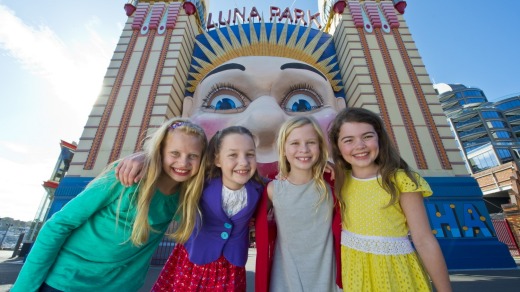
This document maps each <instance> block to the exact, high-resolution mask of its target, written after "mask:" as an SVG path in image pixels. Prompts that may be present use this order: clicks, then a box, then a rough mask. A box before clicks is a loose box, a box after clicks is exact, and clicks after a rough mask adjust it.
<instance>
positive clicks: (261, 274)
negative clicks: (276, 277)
mask: <svg viewBox="0 0 520 292" xmlns="http://www.w3.org/2000/svg"><path fill="white" fill-rule="evenodd" d="M269 186H271V193H272V183H269V184H268V185H267V187H266V188H265V189H264V192H263V194H262V198H261V199H260V203H259V205H258V208H257V213H256V216H255V232H256V272H255V291H257V292H267V291H269V282H270V275H271V263H272V259H273V249H274V240H275V238H276V228H274V231H275V232H274V234H273V233H272V231H273V230H272V226H270V222H269V218H268V217H269V216H268V212H269V210H270V209H271V205H272V203H271V199H270V195H269V192H268V188H269Z"/></svg>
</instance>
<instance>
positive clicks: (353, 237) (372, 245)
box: [341, 230, 414, 255]
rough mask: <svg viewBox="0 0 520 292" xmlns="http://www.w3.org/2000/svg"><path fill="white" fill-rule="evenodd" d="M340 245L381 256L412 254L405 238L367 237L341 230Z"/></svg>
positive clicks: (412, 250) (408, 242) (410, 245)
mask: <svg viewBox="0 0 520 292" xmlns="http://www.w3.org/2000/svg"><path fill="white" fill-rule="evenodd" d="M341 244H342V245H344V246H346V247H349V248H352V249H355V250H359V251H362V252H367V253H373V254H382V255H398V254H409V253H412V252H414V249H413V247H412V243H411V242H410V240H408V237H406V236H403V237H384V236H369V235H360V234H355V233H352V232H349V231H347V230H342V231H341Z"/></svg>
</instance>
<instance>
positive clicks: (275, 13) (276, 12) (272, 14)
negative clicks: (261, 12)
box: [269, 6, 280, 21]
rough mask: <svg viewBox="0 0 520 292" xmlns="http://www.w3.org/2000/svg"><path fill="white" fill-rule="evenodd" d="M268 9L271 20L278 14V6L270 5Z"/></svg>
mask: <svg viewBox="0 0 520 292" xmlns="http://www.w3.org/2000/svg"><path fill="white" fill-rule="evenodd" d="M269 10H270V11H271V17H269V21H273V18H275V17H276V16H280V8H278V7H276V6H270V7H269Z"/></svg>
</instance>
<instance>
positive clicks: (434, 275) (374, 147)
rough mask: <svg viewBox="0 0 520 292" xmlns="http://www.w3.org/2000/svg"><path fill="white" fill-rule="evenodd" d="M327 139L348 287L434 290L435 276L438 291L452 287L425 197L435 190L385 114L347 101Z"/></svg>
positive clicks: (363, 289)
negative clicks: (406, 155) (406, 154)
mask: <svg viewBox="0 0 520 292" xmlns="http://www.w3.org/2000/svg"><path fill="white" fill-rule="evenodd" d="M329 139H330V143H331V146H332V155H333V159H334V162H335V165H336V167H337V168H336V171H335V173H336V182H335V184H336V190H341V192H338V196H339V198H338V199H339V201H340V204H341V208H342V211H343V212H342V221H343V223H342V224H343V230H342V233H341V265H342V281H343V289H344V290H345V291H431V290H432V287H431V284H430V278H431V281H432V282H433V284H434V286H435V288H436V289H437V291H451V285H450V281H449V276H448V272H447V268H446V263H445V261H444V257H443V255H442V252H441V249H440V247H439V244H438V242H437V240H436V239H435V237H434V236H433V234H432V232H431V229H430V225H429V223H428V217H427V216H426V211H425V208H424V204H423V197H427V196H430V195H431V194H432V191H431V189H430V187H429V185H428V183H427V182H426V181H425V180H424V179H423V178H422V177H421V176H419V175H418V174H417V173H415V172H413V171H412V170H411V169H410V167H409V166H408V164H407V163H406V162H405V161H404V160H403V159H402V158H401V157H400V155H399V153H398V152H397V150H396V148H395V147H394V146H393V144H392V142H391V140H390V137H389V135H388V134H387V133H386V131H385V129H384V125H383V121H382V120H381V119H380V118H379V116H378V115H376V114H375V113H373V112H371V111H369V110H365V109H361V108H348V109H344V110H343V111H342V112H340V113H339V114H338V115H337V116H336V118H335V120H334V121H333V122H332V124H331V127H330V130H329ZM409 232H410V234H411V237H412V240H413V244H414V245H413V246H415V249H417V252H416V251H415V249H414V247H413V246H412V244H411V242H410V240H409V238H408V233H409Z"/></svg>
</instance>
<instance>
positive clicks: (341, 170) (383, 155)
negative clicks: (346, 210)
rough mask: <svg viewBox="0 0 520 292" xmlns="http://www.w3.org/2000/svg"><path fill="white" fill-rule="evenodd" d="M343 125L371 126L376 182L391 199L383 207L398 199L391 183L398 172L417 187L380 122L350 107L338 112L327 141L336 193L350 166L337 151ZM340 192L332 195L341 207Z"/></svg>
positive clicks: (397, 191) (409, 170) (375, 115)
mask: <svg viewBox="0 0 520 292" xmlns="http://www.w3.org/2000/svg"><path fill="white" fill-rule="evenodd" d="M344 123H365V124H369V125H371V126H372V127H374V130H375V132H376V134H377V137H378V140H379V155H378V156H377V157H376V159H375V161H374V162H375V164H376V165H377V166H378V167H379V170H378V174H379V175H380V176H381V179H380V180H379V179H378V182H379V183H380V184H381V187H383V189H385V190H386V191H387V192H388V193H389V194H390V196H391V198H390V201H389V203H388V205H387V206H390V205H393V204H395V203H396V202H397V199H398V195H399V190H398V189H397V187H396V186H395V184H394V183H393V179H395V176H396V174H397V171H398V170H399V169H402V170H404V172H405V173H406V175H407V176H408V177H409V178H410V179H411V180H412V181H413V182H414V183H415V185H416V186H418V185H419V184H418V181H417V179H416V176H415V175H414V172H413V171H412V170H411V168H410V167H409V166H408V164H407V163H406V162H405V161H404V160H403V158H401V156H400V155H399V152H398V151H397V149H396V148H395V146H394V143H393V142H392V140H391V139H390V136H389V135H388V133H387V132H386V130H385V127H384V123H383V120H381V118H380V117H379V116H378V115H377V114H375V113H374V112H372V111H369V110H367V109H363V108H352V107H351V108H346V109H343V110H342V111H341V112H339V113H338V115H337V116H336V118H335V119H334V121H332V123H331V125H330V128H329V141H330V144H331V147H332V159H333V160H334V164H335V172H334V176H335V189H336V190H341V187H342V186H343V183H344V182H345V169H348V170H351V169H352V165H350V163H348V162H347V161H346V160H345V159H344V158H343V156H342V155H341V152H340V150H339V143H340V141H339V139H340V137H339V132H340V130H341V126H342V125H343V124H344ZM340 193H341V191H338V192H336V196H337V197H338V200H339V202H340V204H341V207H345V202H343V201H342V200H341V196H340Z"/></svg>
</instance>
